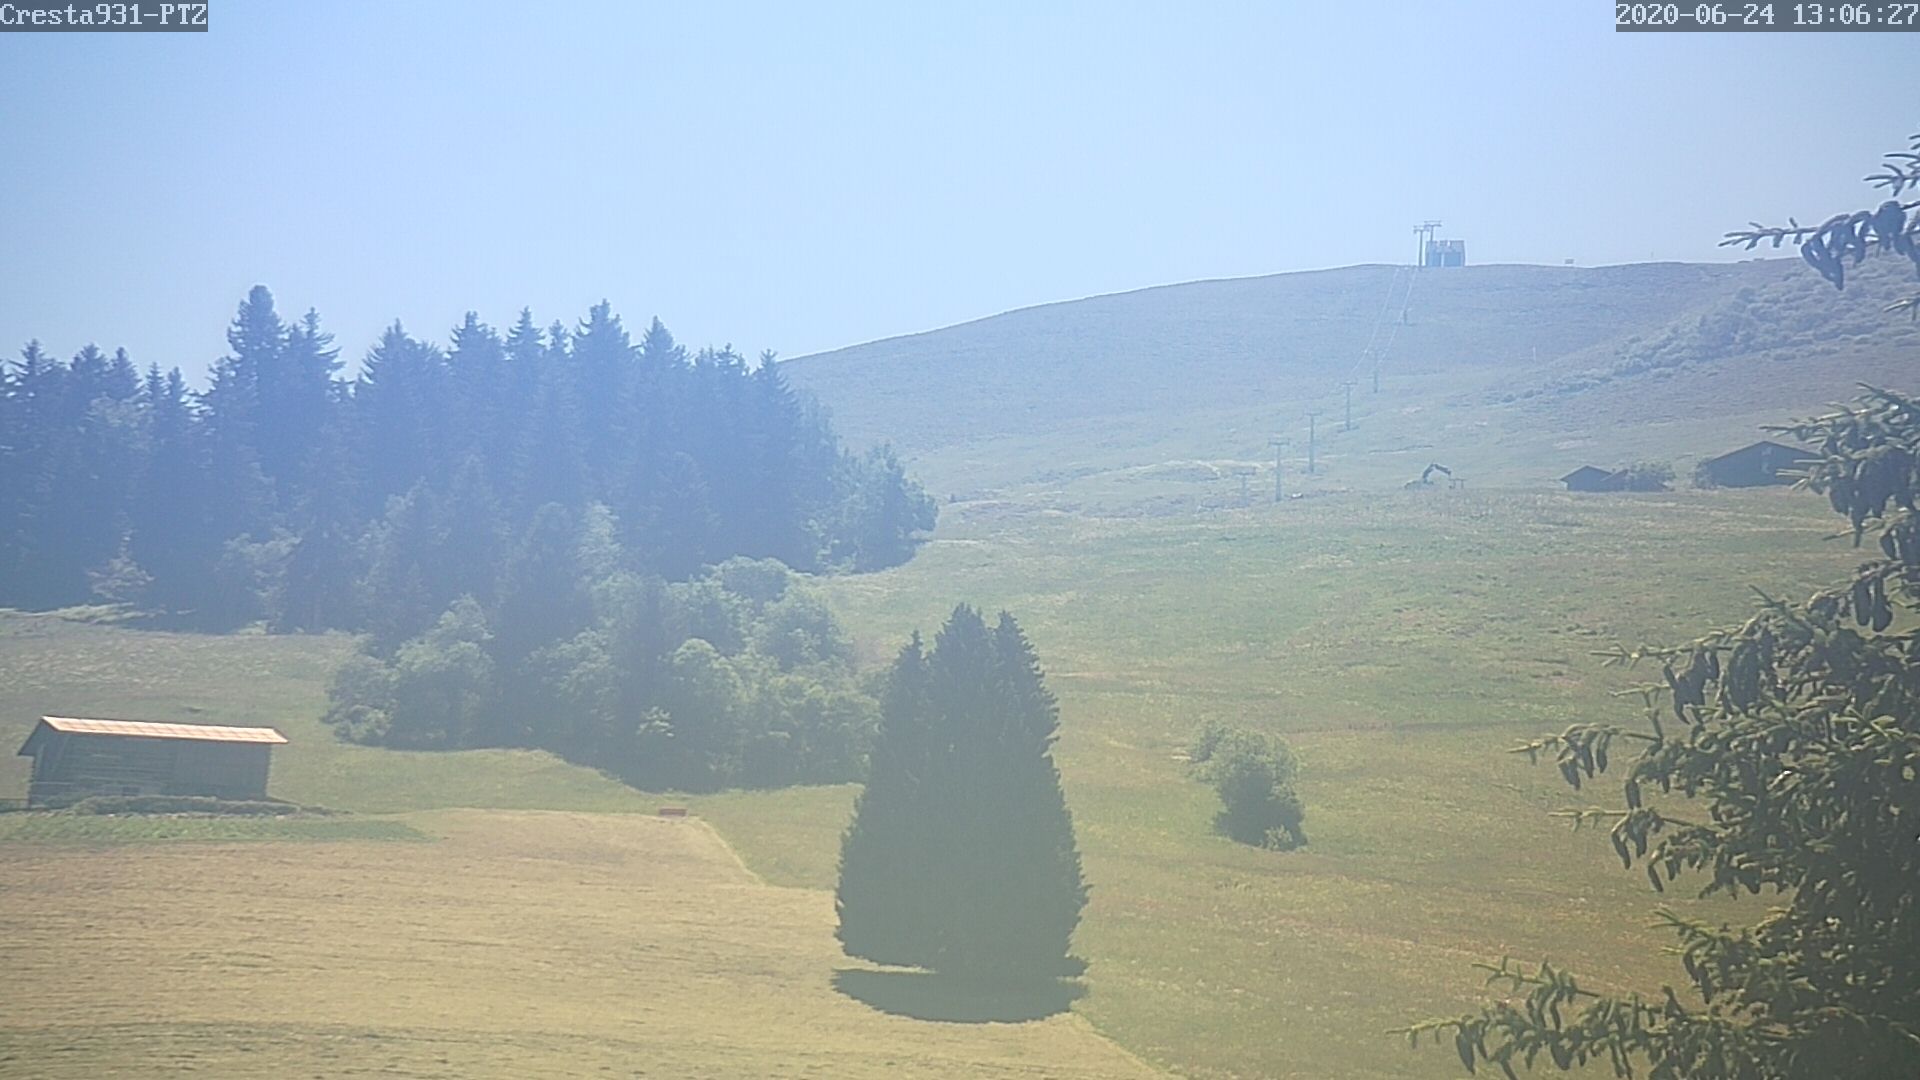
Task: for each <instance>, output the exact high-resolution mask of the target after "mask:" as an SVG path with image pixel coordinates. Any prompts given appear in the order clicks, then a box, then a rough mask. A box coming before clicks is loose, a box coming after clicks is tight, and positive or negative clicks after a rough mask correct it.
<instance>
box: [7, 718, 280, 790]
mask: <svg viewBox="0 0 1920 1080" xmlns="http://www.w3.org/2000/svg"><path fill="white" fill-rule="evenodd" d="M286 741H287V738H286V736H284V735H282V734H280V733H279V732H278V731H275V730H274V729H272V728H264V727H222V726H219V725H210V724H152V723H146V722H143V721H137V720H82V719H77V718H74V717H68V716H43V717H41V718H40V723H39V725H38V726H36V727H35V728H34V729H33V734H31V735H28V736H27V741H26V742H25V743H24V744H22V745H21V747H20V754H21V756H22V757H30V758H32V759H33V776H32V779H31V780H30V781H28V784H27V805H28V806H59V805H65V804H67V803H73V802H78V801H79V800H81V799H84V798H87V797H88V796H90V795H209V796H213V797H216V798H221V799H264V798H266V795H267V764H268V755H269V754H270V753H271V752H272V750H273V748H274V747H275V746H277V745H279V744H281V743H284V742H286Z"/></svg>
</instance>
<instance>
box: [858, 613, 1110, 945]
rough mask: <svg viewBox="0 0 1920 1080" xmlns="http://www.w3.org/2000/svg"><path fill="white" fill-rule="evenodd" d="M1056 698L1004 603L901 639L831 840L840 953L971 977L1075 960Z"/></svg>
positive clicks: (1076, 889)
mask: <svg viewBox="0 0 1920 1080" xmlns="http://www.w3.org/2000/svg"><path fill="white" fill-rule="evenodd" d="M1058 724H1059V711H1058V708H1057V707H1056V705H1055V704H1054V700H1053V696H1052V695H1051V694H1050V693H1048V691H1047V689H1046V686H1045V684H1044V682H1043V680H1042V678H1041V673H1040V665H1039V661H1038V659H1037V657H1036V656H1035V655H1034V652H1033V647H1032V646H1031V645H1030V644H1029V643H1028V641H1027V639H1026V635H1025V634H1023V633H1022V632H1021V630H1020V628H1019V626H1018V625H1017V624H1016V623H1015V622H1014V620H1013V617H1012V616H1010V615H1007V614H1004V613H1003V614H1002V615H1001V616H1000V620H999V623H998V625H997V626H994V627H991V628H989V627H988V626H987V624H986V622H985V621H984V620H983V619H982V618H981V617H980V613H979V612H977V611H975V610H974V609H973V608H971V607H967V606H965V605H962V606H960V607H959V608H957V609H955V610H954V613H953V615H952V617H951V618H949V619H948V620H947V624H946V626H945V627H943V628H942V629H941V631H940V633H939V634H938V635H937V636H936V637H935V638H934V643H933V648H932V649H931V650H925V649H923V648H922V645H921V642H920V639H919V638H918V637H917V636H916V637H915V638H914V640H913V641H912V642H910V643H909V644H908V645H907V647H906V648H905V649H903V650H902V651H901V653H900V656H899V658H898V659H897V660H896V661H895V662H894V666H893V670H892V672H891V673H890V677H889V682H888V689H887V694H886V697H885V699H884V701H883V702H882V717H881V727H880V733H879V737H878V740H877V742H876V744H875V746H874V750H873V756H872V766H871V771H870V774H869V776H868V780H867V787H866V790H865V791H863V792H862V793H861V796H860V799H859V801H858V803H857V804H856V806H855V808H854V817H853V823H852V825H851V826H849V828H848V830H847V834H846V836H845V838H844V840H843V842H842V845H841V853H840V885H839V891H838V894H837V897H836V903H837V906H838V909H839V913H840V929H839V936H840V941H841V943H842V944H843V945H844V946H845V947H846V950H847V952H848V953H850V954H852V955H854V956H859V957H863V958H865V959H868V960H873V961H876V962H878V963H884V964H898V965H904V966H915V967H924V968H928V969H930V970H933V971H936V972H940V973H942V974H948V975H954V976H957V977H960V978H963V979H967V980H970V981H986V982H1007V981H1023V980H1033V979H1047V978H1052V977H1056V976H1059V975H1063V974H1074V973H1077V972H1078V970H1079V967H1080V965H1079V962H1078V961H1077V960H1075V959H1074V958H1072V957H1071V956H1069V955H1068V948H1069V945H1070V941H1071V938H1072V935H1073V929H1074V927H1075V926H1076V925H1077V924H1078V923H1079V921H1080V912H1081V909H1082V908H1083V907H1085V906H1086V899H1087V890H1086V884H1085V882H1084V880H1083V879H1082V877H1081V873H1080V854H1079V850H1078V849H1077V847H1076V846H1075V844H1074V838H1073V821H1072V818H1071V816H1070V815H1069V814H1068V812H1067V805H1066V798H1065V796H1064V794H1063V793H1062V791H1061V787H1060V773H1059V771H1058V770H1057V769H1056V768H1055V767H1054V764H1053V758H1052V745H1053V739H1054V736H1055V734H1056V731H1057V728H1058Z"/></svg>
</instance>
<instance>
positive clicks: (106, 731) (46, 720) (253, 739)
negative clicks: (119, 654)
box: [40, 716, 287, 743]
mask: <svg viewBox="0 0 1920 1080" xmlns="http://www.w3.org/2000/svg"><path fill="white" fill-rule="evenodd" d="M40 722H41V723H42V724H45V725H46V726H47V727H50V728H52V729H53V730H55V731H60V732H65V733H67V734H69V735H126V736H131V737H133V738H136V739H192V740H194V741H196V742H239V743H284V742H286V741H287V737H286V736H285V735H282V734H280V733H279V732H278V731H275V730H273V729H272V728H270V727H227V726H224V725H221V724H155V723H149V722H148V721H145V720H84V719H80V718H78V717H72V716H43V717H41V718H40Z"/></svg>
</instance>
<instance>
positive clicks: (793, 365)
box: [785, 259, 1920, 513]
mask: <svg viewBox="0 0 1920 1080" xmlns="http://www.w3.org/2000/svg"><path fill="white" fill-rule="evenodd" d="M1409 278H1411V279H1412V281H1411V299H1410V300H1405V301H1404V304H1403V298H1404V297H1405V296H1406V295H1407V293H1408V291H1409ZM1910 284H1911V273H1910V272H1909V271H1907V270H1906V268H1905V264H1904V263H1900V262H1899V261H1898V260H1890V259H1889V260H1875V261H1874V262H1873V263H1870V264H1869V265H1868V266H1867V267H1865V268H1863V270H1862V271H1861V272H1860V273H1859V274H1858V275H1856V279H1855V280H1854V284H1853V287H1852V288H1849V289H1848V291H1847V292H1846V293H1845V294H1842V295H1836V294H1835V293H1834V292H1833V290H1832V289H1831V288H1830V287H1829V286H1827V285H1826V284H1825V283H1824V282H1822V281H1820V280H1819V278H1818V277H1817V276H1815V275H1813V274H1812V273H1810V272H1808V271H1807V269H1806V267H1805V266H1804V265H1803V264H1801V263H1800V262H1799V261H1798V260H1785V259H1770V260H1758V261H1749V262H1742V263H1732V264H1711V265H1691V264H1680V263H1653V264H1641V265H1628V266H1615V267H1599V268H1590V269H1587V268H1571V267H1543V266H1479V267H1467V268H1464V269H1455V270H1426V271H1420V272H1418V273H1417V274H1416V273H1414V272H1413V271H1411V270H1408V269H1406V268H1394V267H1385V266H1358V267H1348V268H1345V269H1340V270H1327V271H1317V272H1312V273H1298V274H1281V275H1275V276H1272V277H1263V278H1248V279H1239V280H1231V281H1205V282H1195V283H1191V284H1186V285H1175V286H1168V287H1164V288H1157V289H1147V290H1143V291H1140V292H1132V293H1123V294H1118V295H1112V296H1099V297H1093V298H1090V299H1085V300H1076V301H1071V302H1066V303H1059V304H1049V305H1046V306H1043V307H1036V308H1028V309H1023V310H1020V311H1013V312H1008V313H1006V314H1003V315H997V316H994V317H992V318H987V319H981V320H979V321H976V322H971V323H966V324H963V325H960V326H954V327H949V328H946V329H942V330H935V331H930V332H928V333H923V334H916V335H912V336H909V337H901V338H892V339H888V340H885V341H878V342H873V343H870V344H866V345H858V346H854V347H852V348H848V349H841V350H838V351H835V352H831V353H823V354H820V355H817V356H811V357H804V358H801V359H797V360H794V361H791V362H790V363H789V364H788V365H787V366H786V369H785V370H786V371H787V374H788V377H789V378H790V379H791V380H792V382H793V384H794V385H796V386H798V387H801V388H803V389H805V390H808V391H810V392H812V393H813V394H814V395H815V396H817V397H818V398H819V399H820V400H821V401H822V402H824V403H825V404H826V405H827V406H828V407H829V408H830V409H831V410H832V411H833V413H834V416H835V418H836V421H837V422H838V424H839V425H840V427H841V429H842V430H843V431H845V432H846V433H847V434H848V435H849V436H850V437H851V438H852V439H854V440H855V441H861V440H872V441H877V440H889V441H891V442H893V443H894V444H895V445H896V446H897V447H899V448H900V449H901V450H902V452H903V453H904V454H905V455H906V456H907V457H908V458H909V459H910V461H911V462H912V464H913V466H914V468H915V469H916V470H917V471H918V472H919V473H920V474H921V475H922V476H923V477H924V478H925V480H926V481H927V482H928V484H929V486H930V487H931V488H932V489H933V490H934V491H936V492H937V493H939V494H941V495H942V496H955V497H958V498H961V499H968V498H1013V499H1018V500H1022V501H1036V500H1037V501H1039V502H1042V503H1044V504H1046V505H1050V506H1055V507H1058V508H1063V509H1083V510H1096V511H1101V512H1115V511H1124V512H1129V513H1137V512H1142V511H1146V512H1152V511H1155V510H1187V509H1192V508H1195V507H1215V508H1217V507H1222V506H1231V505H1236V504H1238V503H1239V501H1240V490H1241V477H1242V476H1243V475H1244V476H1246V477H1247V481H1248V484H1249V487H1250V489H1251V490H1253V491H1256V492H1258V491H1270V489H1271V486H1272V482H1273V474H1272V468H1273V465H1272V462H1273V450H1272V449H1270V448H1269V446H1268V440H1269V438H1270V437H1272V436H1274V435H1276V434H1279V435H1281V436H1283V437H1285V438H1287V439H1289V440H1290V442H1291V446H1290V447H1289V448H1288V449H1287V450H1286V452H1285V457H1286V469H1287V472H1288V474H1289V475H1288V477H1287V482H1288V483H1289V485H1290V486H1293V487H1294V488H1295V490H1301V489H1305V490H1339V489H1352V490H1386V489H1390V488H1395V487H1398V486H1399V485H1400V484H1402V483H1404V482H1405V481H1407V480H1410V479H1412V478H1414V477H1415V476H1417V475H1418V474H1419V473H1420V471H1421V470H1422V468H1423V467H1424V466H1425V465H1426V464H1427V463H1428V462H1431V461H1438V462H1441V463H1443V464H1447V465H1449V466H1451V467H1453V468H1455V469H1456V470H1457V471H1459V472H1460V473H1461V475H1463V476H1465V477H1467V478H1468V479H1469V480H1470V482H1472V483H1475V484H1498V485H1502V486H1515V485H1520V486H1545V485H1549V484H1551V481H1552V479H1553V478H1554V477H1556V476H1559V475H1560V474H1561V473H1564V472H1566V471H1568V470H1570V469H1572V468H1574V467H1576V466H1578V465H1580V464H1584V463H1589V462H1591V463H1596V464H1602V465H1616V464H1626V463H1628V462H1631V461H1633V460H1636V459H1642V458H1653V459H1665V460H1669V461H1672V462H1673V463H1675V465H1676V466H1677V468H1678V469H1679V471H1680V473H1681V475H1682V476H1685V475H1686V474H1687V472H1688V471H1689V469H1690V468H1691V465H1692V464H1693V462H1694V461H1695V460H1697V459H1699V458H1701V457H1706V456H1712V455H1713V454H1716V453H1719V452H1721V451H1723V450H1726V449H1731V448H1733V447H1734V446H1738V445H1741V444H1742V443H1744V442H1746V441H1749V440H1750V439H1751V438H1753V437H1756V436H1757V434H1758V432H1757V428H1758V426H1759V425H1760V424H1762V423H1766V422H1775V421H1779V420H1781V419H1785V418H1788V417H1790V416H1794V415H1800V414H1803V413H1805V412H1806V411H1808V410H1811V409H1816V408H1818V407H1820V406H1821V405H1823V404H1824V403H1826V402H1828V401H1830V400H1832V399H1834V398H1835V397H1837V396H1841V395H1844V394H1845V393H1847V392H1848V390H1849V388H1850V387H1851V386H1852V385H1853V383H1855V382H1857V381H1863V380H1864V381H1869V382H1877V383H1895V384H1898V383H1900V382H1901V381H1902V380H1903V379H1904V377H1905V372H1906V369H1907V367H1908V361H1906V360H1905V359H1903V356H1904V355H1906V354H1908V353H1910V352H1911V347H1912V346H1913V345H1914V344H1915V343H1920V327H1916V326H1915V325H1913V324H1911V323H1910V322H1908V321H1905V320H1897V319H1892V318H1889V317H1887V316H1885V315H1884V314H1882V308H1884V307H1885V304H1886V303H1887V302H1888V301H1889V300H1890V299H1891V298H1892V297H1893V296H1894V295H1896V290H1897V289H1899V288H1901V287H1904V286H1910ZM1403 306H1404V310H1405V312H1406V322H1405V323H1404V324H1403V325H1401V324H1397V320H1396V319H1395V318H1394V316H1395V315H1396V314H1397V313H1398V311H1399V310H1400V309H1401V308H1402V307H1403ZM1383 310H1384V311H1385V312H1386V314H1387V318H1386V319H1385V320H1384V321H1382V320H1381V318H1380V316H1381V315H1382V312H1383ZM1370 341H1371V342H1372V343H1373V345H1374V348H1375V351H1377V352H1383V353H1384V358H1383V360H1382V364H1381V368H1382V380H1381V392H1380V393H1379V394H1378V395H1375V394H1373V393H1372V392H1371V387H1370V385H1369V384H1368V379H1369V371H1368V369H1367V367H1366V365H1365V364H1363V363H1362V362H1361V356H1362V353H1363V352H1364V351H1365V350H1366V348H1367V346H1368V343H1369V342H1370ZM1349 378H1353V379H1357V380H1358V381H1359V383H1360V385H1358V386H1356V387H1355V389H1354V394H1353V414H1354V420H1355V425H1356V426H1355V428H1354V429H1353V430H1351V431H1342V430H1339V429H1340V427H1341V423H1342V421H1343V420H1344V416H1343V410H1344V399H1343V396H1342V392H1341V388H1340V383H1341V382H1342V381H1343V380H1346V379H1349ZM1310 410H1319V411H1321V413H1322V415H1321V416H1320V418H1319V422H1318V424H1317V431H1316V432H1315V434H1316V436H1317V438H1316V442H1317V444H1318V445H1317V447H1316V455H1315V456H1316V458H1317V461H1316V462H1315V464H1316V466H1317V467H1318V469H1317V472H1316V474H1315V475H1313V476H1307V475H1305V473H1304V469H1305V465H1306V456H1307V453H1306V451H1307V442H1308V423H1307V418H1306V415H1305V414H1306V413H1307V412H1308V411H1310Z"/></svg>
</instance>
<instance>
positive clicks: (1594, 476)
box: [1560, 465, 1626, 491]
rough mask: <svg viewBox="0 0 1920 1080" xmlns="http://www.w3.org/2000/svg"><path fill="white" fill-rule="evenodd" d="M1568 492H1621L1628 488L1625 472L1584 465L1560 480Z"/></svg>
mask: <svg viewBox="0 0 1920 1080" xmlns="http://www.w3.org/2000/svg"><path fill="white" fill-rule="evenodd" d="M1560 482H1561V483H1563V484H1565V485H1567V490H1568V491H1619V490H1621V489H1622V488H1624V487H1625V486H1626V483H1625V470H1613V469H1601V468H1596V467H1595V466H1592V465H1582V466H1580V467H1579V468H1577V469H1575V470H1573V471H1572V472H1570V473H1568V474H1567V475H1565V476H1563V477H1561V478H1560Z"/></svg>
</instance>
